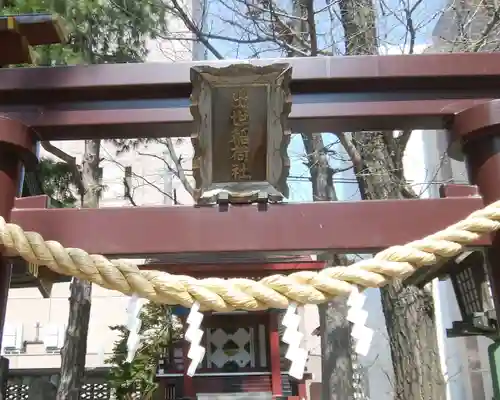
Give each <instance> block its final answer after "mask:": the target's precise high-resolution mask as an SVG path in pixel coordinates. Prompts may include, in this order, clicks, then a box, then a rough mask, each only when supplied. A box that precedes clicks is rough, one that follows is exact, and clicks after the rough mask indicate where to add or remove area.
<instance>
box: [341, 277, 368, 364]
mask: <svg viewBox="0 0 500 400" xmlns="http://www.w3.org/2000/svg"><path fill="white" fill-rule="evenodd" d="M365 300H366V296H365V295H364V294H363V293H361V292H360V291H359V288H358V287H357V286H354V287H353V290H352V292H351V294H350V296H349V299H347V306H348V307H349V311H348V312H347V320H348V321H349V322H352V324H353V326H352V330H351V336H352V338H353V339H354V341H355V343H356V346H355V349H354V351H355V352H356V353H357V354H360V355H362V356H366V355H367V354H368V352H369V351H370V345H371V343H372V339H373V329H370V328H368V327H367V326H366V325H365V324H366V320H367V319H368V312H367V311H366V310H363V305H364V304H365Z"/></svg>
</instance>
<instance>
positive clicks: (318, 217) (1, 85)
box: [0, 54, 500, 328]
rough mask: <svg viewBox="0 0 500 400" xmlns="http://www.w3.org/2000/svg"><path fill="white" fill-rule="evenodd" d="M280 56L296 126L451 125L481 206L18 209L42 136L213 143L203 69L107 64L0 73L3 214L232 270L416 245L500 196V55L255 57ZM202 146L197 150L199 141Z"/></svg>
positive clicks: (497, 241)
mask: <svg viewBox="0 0 500 400" xmlns="http://www.w3.org/2000/svg"><path fill="white" fill-rule="evenodd" d="M271 61H272V62H273V63H276V62H277V61H282V62H283V63H285V62H286V63H290V64H292V67H293V75H292V77H291V78H292V80H291V84H290V88H291V89H290V90H291V96H292V98H293V110H292V113H291V127H292V129H293V130H294V131H301V132H314V131H316V132H317V131H330V132H331V131H346V130H380V129H384V130H389V129H390V130H394V129H417V128H420V129H442V128H448V129H449V130H450V132H451V133H452V135H454V136H455V139H459V140H458V141H455V144H458V145H460V146H457V148H458V147H462V150H463V155H464V156H465V157H466V159H467V161H468V164H469V167H470V177H471V181H472V183H474V184H476V185H478V187H479V190H480V193H481V195H482V197H483V198H482V199H481V198H479V197H459V198H447V199H436V200H400V201H369V202H360V203H328V202H326V203H315V204H293V205H291V204H258V205H252V206H248V205H230V206H227V207H226V208H225V209H223V210H221V208H220V207H219V206H206V207H201V208H199V207H172V208H139V209H132V208H130V209H128V208H121V209H106V210H42V209H16V210H13V207H14V201H15V196H16V194H17V190H18V179H19V170H20V163H21V161H23V162H24V163H25V165H26V166H27V167H30V165H32V163H34V162H36V157H34V155H33V148H34V144H35V142H36V141H37V140H78V139H91V138H92V139H106V138H113V137H135V136H136V135H137V134H140V135H141V136H145V137H165V136H184V137H187V136H193V140H195V141H196V140H197V141H198V142H203V140H205V139H206V138H203V137H201V136H203V135H199V134H197V135H192V133H193V132H194V131H197V128H196V127H197V126H198V125H199V120H198V121H195V125H193V121H192V118H191V117H190V116H189V113H188V101H187V97H188V95H189V93H190V91H191V89H190V84H189V81H188V78H189V73H190V71H191V67H193V66H194V64H193V63H180V64H172V65H168V64H161V65H151V64H136V65H105V66H85V67H64V68H49V69H47V68H43V69H38V68H27V69H19V70H14V69H12V70H1V71H0V112H2V113H3V119H0V216H1V217H3V218H4V219H5V220H7V221H12V222H14V223H17V224H19V225H21V226H22V227H23V229H24V230H34V231H37V232H38V233H41V234H42V235H43V236H44V238H45V239H46V240H57V241H59V242H61V243H62V244H64V246H66V247H78V248H83V249H85V250H86V251H88V252H95V253H101V254H107V255H113V256H115V255H127V256H144V255H147V256H150V255H155V254H161V255H167V260H166V263H171V264H176V265H178V264H182V263H184V264H185V263H191V264H192V263H199V264H201V263H202V260H203V257H207V256H210V255H212V256H213V255H216V256H219V257H226V259H225V260H226V262H232V263H234V262H238V261H239V260H240V259H239V257H243V258H244V259H245V260H246V262H252V258H251V257H249V255H260V256H262V255H266V256H270V257H280V256H284V255H288V256H289V255H291V254H294V253H298V254H300V253H304V252H307V253H308V254H311V253H318V252H323V251H332V250H334V251H346V252H347V251H351V252H352V251H357V252H363V251H364V252H373V251H377V250H379V249H381V248H384V247H387V246H390V245H399V244H402V243H404V242H408V241H412V240H416V239H420V238H421V237H422V236H425V235H428V234H431V233H433V232H434V231H437V230H440V229H443V228H445V227H446V226H447V225H449V224H451V223H453V222H455V221H457V220H460V219H462V218H464V217H465V216H467V215H468V214H469V213H471V212H472V211H474V210H477V209H479V208H481V206H482V205H483V201H484V202H485V203H492V202H494V201H496V200H498V199H500V175H499V174H498V171H499V170H500V154H499V152H500V139H499V138H500V130H499V129H498V128H497V126H498V125H499V124H500V117H499V115H500V113H499V112H498V109H499V108H500V105H499V104H500V102H499V101H498V100H492V99H496V98H498V97H499V95H500V85H499V84H500V54H447V55H422V56H384V57H376V56H366V57H341V58H329V57H322V58H308V59H291V60H290V59H286V60H259V61H258V62H257V61H256V62H255V63H258V64H260V65H267V64H269V63H270V62H271ZM237 68H239V69H244V68H243V67H241V66H239V67H237ZM271 69H272V68H271ZM478 71H480V73H479V72H478ZM203 73H206V71H205V72H203ZM200 74H201V73H200ZM48 94H50V96H48ZM286 94H287V95H286V96H283V97H281V98H280V99H281V100H280V101H281V102H282V103H287V101H289V98H290V96H288V94H290V93H286ZM224 101H230V100H228V99H225V100H224ZM285 106H286V104H285ZM285 106H284V107H283V108H284V109H285V108H286V107H285ZM256 107H257V106H256ZM264 108H265V107H264ZM198 111H199V110H198ZM260 112H265V111H262V110H260ZM271 125H272V124H271ZM268 127H269V126H268ZM248 129H250V128H248ZM272 129H273V127H272V126H271V128H270V130H272ZM280 140H281V139H280ZM204 145H206V142H204ZM196 146H198V150H199V147H200V145H199V143H198V144H197V145H195V148H196ZM210 146H211V143H210ZM279 146H280V145H279V144H278V145H277V147H279ZM280 149H282V148H280ZM210 151H212V148H211V147H210ZM457 154H458V153H457ZM282 156H283V155H282ZM283 157H284V156H283ZM279 161H280V162H282V164H280V167H279V168H280V169H285V163H284V162H283V160H279ZM210 168H212V166H210ZM210 168H208V169H210ZM212 172H214V171H212V170H210V174H208V175H210V176H208V175H206V176H203V177H202V181H203V182H204V183H207V185H211V184H212V183H213V182H212V180H213V179H212ZM280 172H281V171H280ZM202 175H203V174H202ZM263 175H265V177H263V178H262V179H261V180H262V181H265V180H266V179H267V178H269V176H268V175H266V173H265V171H264V173H263ZM207 176H208V177H207ZM273 179H274V178H273ZM276 181H278V179H276ZM281 193H283V191H282V192H281ZM259 196H260V193H259ZM391 215H392V216H394V217H390V216H391ZM141 227H142V228H141ZM172 227H175V229H172ZM208 227H212V228H215V229H217V230H218V231H219V232H214V233H213V234H212V236H214V238H213V239H212V238H209V237H208V236H207V235H206V234H204V235H202V234H201V232H204V231H206V230H207V229H208ZM144 228H147V229H148V231H149V233H150V235H149V236H148V237H147V240H143V239H144V236H145V235H144ZM492 230H494V229H489V228H488V230H486V231H492ZM134 231H135V232H134ZM97 233H99V236H98V235H97ZM207 239H209V240H207ZM470 244H471V245H473V246H476V245H477V246H485V245H490V244H491V246H490V251H489V262H490V264H491V265H495V264H497V263H500V236H498V235H495V236H494V237H493V240H492V241H491V242H490V241H489V240H488V239H487V238H481V239H478V240H477V241H476V242H471V243H470ZM179 253H183V254H182V256H181V257H179ZM168 257H172V258H171V259H168ZM26 258H28V257H26ZM6 260H7V258H6V257H3V258H2V259H1V262H2V265H1V266H0V267H1V268H0V286H1V287H2V290H0V328H1V323H2V321H3V318H4V314H5V312H4V311H3V310H4V309H5V302H6V298H7V288H8V285H9V280H10V272H9V268H7V265H6V264H5V263H6ZM311 267H312V266H311ZM491 277H492V282H493V286H494V290H495V298H496V301H497V302H498V300H499V296H498V292H497V288H498V287H500V270H499V269H495V268H491ZM103 284H104V283H103ZM124 291H125V290H124ZM189 301H190V300H186V301H185V303H186V304H187V303H189ZM224 306H225V304H222V306H221V307H222V308H223V307H224ZM497 309H498V304H497Z"/></svg>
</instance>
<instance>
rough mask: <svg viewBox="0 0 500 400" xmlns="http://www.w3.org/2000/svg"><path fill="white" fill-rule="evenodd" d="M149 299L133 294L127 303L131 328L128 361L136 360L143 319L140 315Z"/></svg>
mask: <svg viewBox="0 0 500 400" xmlns="http://www.w3.org/2000/svg"><path fill="white" fill-rule="evenodd" d="M146 303H147V300H146V299H144V298H141V297H138V296H137V295H135V294H133V295H132V296H131V297H130V300H129V303H128V305H127V323H126V326H127V329H128V330H129V332H130V333H129V335H128V339H127V362H129V363H131V362H132V361H133V360H134V357H135V353H137V350H138V349H139V344H140V342H141V338H140V336H139V331H140V329H141V322H142V321H141V319H140V318H139V315H140V314H141V309H142V307H143V306H144V304H146Z"/></svg>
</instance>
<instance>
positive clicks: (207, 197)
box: [190, 64, 292, 204]
mask: <svg viewBox="0 0 500 400" xmlns="http://www.w3.org/2000/svg"><path fill="white" fill-rule="evenodd" d="M291 75H292V68H291V67H290V65H289V64H272V65H268V66H262V67H258V66H253V65H249V64H235V65H230V66H228V67H224V68H214V67H209V66H198V67H193V68H191V82H192V85H193V92H192V94H191V108H190V109H191V114H192V115H193V118H194V122H195V133H194V134H193V136H192V143H193V147H194V157H193V174H194V178H195V181H196V188H197V197H198V199H197V200H198V202H199V203H201V204H213V203H215V202H217V201H220V200H221V199H225V200H227V201H229V202H237V203H251V202H253V201H257V200H259V199H260V200H263V199H266V200H270V201H281V200H283V198H285V197H287V196H288V186H287V182H286V179H287V177H288V171H289V166H290V163H289V159H288V155H287V147H288V143H289V141H290V132H289V130H288V127H287V119H288V115H289V114H290V111H291V95H290V90H289V83H290V81H291Z"/></svg>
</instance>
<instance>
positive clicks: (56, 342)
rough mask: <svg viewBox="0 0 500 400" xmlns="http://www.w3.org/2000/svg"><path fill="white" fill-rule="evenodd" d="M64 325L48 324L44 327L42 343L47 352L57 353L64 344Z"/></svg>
mask: <svg viewBox="0 0 500 400" xmlns="http://www.w3.org/2000/svg"><path fill="white" fill-rule="evenodd" d="M65 335H66V327H65V326H64V325H48V326H47V327H45V328H44V335H43V344H44V346H45V351H46V352H47V353H59V351H60V350H61V348H62V347H63V345H64V337H65Z"/></svg>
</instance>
